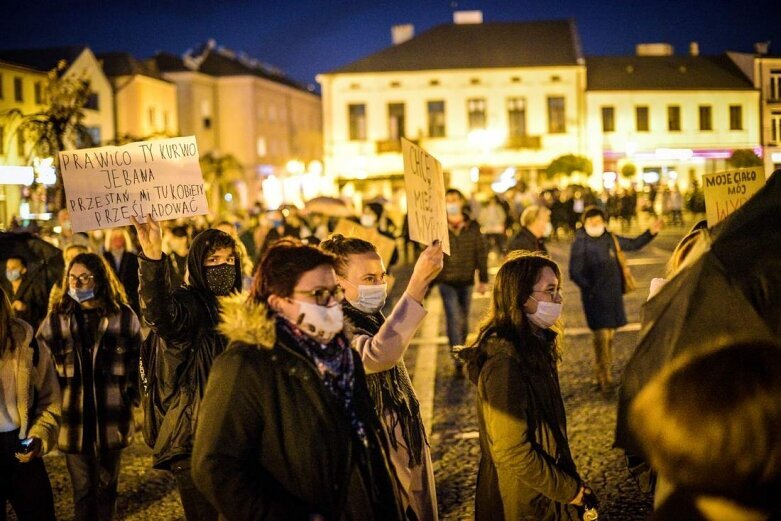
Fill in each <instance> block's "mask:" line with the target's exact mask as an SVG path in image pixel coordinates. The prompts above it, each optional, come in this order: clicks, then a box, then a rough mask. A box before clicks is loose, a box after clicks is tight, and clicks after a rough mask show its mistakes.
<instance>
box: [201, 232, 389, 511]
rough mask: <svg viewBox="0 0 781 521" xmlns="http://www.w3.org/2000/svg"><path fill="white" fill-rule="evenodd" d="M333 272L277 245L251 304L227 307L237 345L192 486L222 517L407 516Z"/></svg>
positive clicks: (219, 367) (213, 387)
mask: <svg viewBox="0 0 781 521" xmlns="http://www.w3.org/2000/svg"><path fill="white" fill-rule="evenodd" d="M335 264H336V260H335V258H334V257H332V256H331V255H329V254H327V253H324V252H322V251H320V250H318V249H317V248H314V247H312V246H303V245H300V244H299V243H296V242H292V241H281V242H278V243H276V244H274V245H273V246H271V247H270V248H269V250H267V252H266V253H265V254H264V256H263V258H262V260H261V262H260V265H259V266H258V270H257V271H256V274H255V280H254V282H253V288H252V291H251V293H250V296H249V299H247V298H243V297H240V296H235V297H230V298H227V299H221V306H222V321H221V323H220V331H221V332H222V333H223V334H225V335H226V336H227V337H228V338H229V339H230V340H231V344H230V347H229V349H228V350H227V351H225V353H223V354H222V355H221V356H220V357H219V358H218V359H217V361H216V362H215V364H214V367H213V368H212V372H211V375H210V377H209V383H208V385H207V387H206V395H205V396H204V398H203V402H202V404H201V411H200V414H201V418H208V421H199V422H198V427H197V431H196V436H195V448H194V450H193V479H194V480H195V483H196V485H197V486H198V487H199V488H200V490H201V491H202V492H203V493H204V495H205V496H206V497H207V498H208V499H209V500H210V501H211V502H212V504H214V506H215V507H216V508H217V510H219V512H220V514H221V515H222V516H223V517H224V518H225V519H228V520H233V519H250V518H253V519H261V518H262V519H361V520H375V519H376V520H380V519H382V520H385V519H387V520H398V519H403V518H404V517H403V514H402V512H401V507H400V503H399V500H398V497H397V490H396V486H395V480H394V478H393V475H392V471H391V463H390V461H389V459H388V457H387V453H386V450H387V440H386V439H385V437H384V435H383V433H382V427H381V426H380V423H379V421H378V419H377V416H376V414H375V413H374V410H373V404H372V401H371V399H370V398H369V393H368V390H367V388H366V377H365V375H364V370H363V365H362V364H361V360H360V356H359V355H358V353H357V352H356V351H354V350H353V349H351V348H350V340H349V338H348V337H347V335H345V333H344V331H343V326H344V321H343V314H342V307H341V305H340V301H341V300H342V298H343V297H344V292H343V290H342V288H341V287H340V286H339V285H338V284H337V280H336V274H335V273H334V266H335Z"/></svg>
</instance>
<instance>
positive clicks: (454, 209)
mask: <svg viewBox="0 0 781 521" xmlns="http://www.w3.org/2000/svg"><path fill="white" fill-rule="evenodd" d="M445 207H446V209H447V214H448V215H450V216H456V215H458V214H460V213H461V205H460V204H459V203H447V205H445Z"/></svg>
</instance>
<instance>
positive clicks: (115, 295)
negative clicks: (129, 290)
mask: <svg viewBox="0 0 781 521" xmlns="http://www.w3.org/2000/svg"><path fill="white" fill-rule="evenodd" d="M74 264H81V265H82V266H84V267H85V268H87V269H88V270H89V271H90V273H92V275H93V276H94V277H95V301H96V302H97V303H98V308H99V309H100V310H101V314H102V315H104V316H109V315H114V314H116V313H119V309H120V306H121V305H122V304H125V305H127V303H128V300H127V296H126V294H125V291H124V289H123V288H122V284H121V283H120V282H119V279H117V277H116V275H114V272H113V271H112V269H111V267H110V266H108V264H107V263H106V261H105V259H103V257H101V256H100V255H97V254H95V253H79V254H78V255H76V256H75V257H73V260H71V262H70V264H68V269H66V270H65V274H64V275H63V279H62V289H63V291H62V295H61V296H60V298H59V300H58V301H56V302H55V303H54V305H52V312H55V313H62V314H65V315H68V314H71V313H74V312H75V311H76V308H77V307H78V306H79V303H78V302H76V301H75V300H73V299H72V298H71V297H70V295H68V289H69V288H70V283H69V281H68V276H69V275H70V272H71V269H72V268H73V265H74Z"/></svg>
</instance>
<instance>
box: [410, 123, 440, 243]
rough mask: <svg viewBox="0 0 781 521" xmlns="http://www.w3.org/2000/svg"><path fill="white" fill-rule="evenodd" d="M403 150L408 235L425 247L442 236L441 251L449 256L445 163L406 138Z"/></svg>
mask: <svg viewBox="0 0 781 521" xmlns="http://www.w3.org/2000/svg"><path fill="white" fill-rule="evenodd" d="M401 150H402V154H403V156H404V184H405V185H406V187H407V219H408V220H409V236H410V238H411V239H412V240H413V241H416V242H419V243H421V244H424V245H426V246H428V245H430V244H431V243H433V242H434V241H435V240H437V239H439V240H440V241H442V251H444V252H445V253H447V254H448V255H450V238H449V236H448V232H447V213H446V211H445V177H444V175H443V174H442V164H441V163H440V162H439V161H437V160H436V159H435V158H434V156H432V155H430V154H428V153H427V152H426V151H425V150H423V149H422V148H420V147H419V146H417V145H415V144H413V143H410V142H409V141H407V140H406V139H404V138H402V140H401Z"/></svg>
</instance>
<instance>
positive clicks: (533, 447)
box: [461, 332, 580, 521]
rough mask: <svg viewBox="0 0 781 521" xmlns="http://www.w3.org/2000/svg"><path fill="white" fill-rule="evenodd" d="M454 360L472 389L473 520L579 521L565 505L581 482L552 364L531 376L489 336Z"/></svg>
mask: <svg viewBox="0 0 781 521" xmlns="http://www.w3.org/2000/svg"><path fill="white" fill-rule="evenodd" d="M549 334H554V333H552V332H550V333H549ZM533 340H535V341H536V337H535V339H533ZM547 341H552V340H551V339H550V338H549V339H547ZM540 342H543V340H542V339H540ZM537 347H542V346H537ZM551 348H552V347H551ZM461 356H463V357H464V358H466V359H467V368H468V374H469V378H470V380H471V381H472V383H474V384H475V385H476V386H477V404H478V405H477V416H478V424H479V430H480V451H481V458H480V467H479V470H478V475H477V491H476V494H475V519H477V520H478V521H483V520H491V521H499V520H505V519H506V520H508V521H510V520H512V521H516V520H543V521H552V520H570V519H572V520H576V519H580V518H579V517H578V515H577V512H576V509H575V507H573V506H572V505H568V504H567V503H569V502H570V501H572V500H573V499H574V498H575V496H576V495H577V493H578V489H579V487H580V478H579V476H578V473H577V470H576V468H575V463H574V461H573V459H572V455H571V454H570V450H569V444H568V441H567V434H566V429H567V427H566V418H565V412H564V403H563V402H562V399H561V391H560V390H559V378H558V373H557V370H556V363H555V361H554V359H553V357H551V362H550V367H547V368H545V369H537V370H530V368H529V367H528V363H527V362H525V361H524V360H523V359H522V357H521V355H520V354H519V353H518V348H517V347H516V346H515V345H513V344H512V343H511V342H509V341H507V340H503V339H501V338H499V337H497V336H496V335H490V336H488V337H486V338H484V339H483V340H482V342H481V343H480V345H479V346H478V347H473V348H467V349H465V350H463V351H462V353H461Z"/></svg>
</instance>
